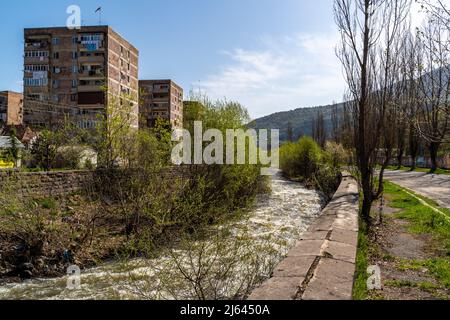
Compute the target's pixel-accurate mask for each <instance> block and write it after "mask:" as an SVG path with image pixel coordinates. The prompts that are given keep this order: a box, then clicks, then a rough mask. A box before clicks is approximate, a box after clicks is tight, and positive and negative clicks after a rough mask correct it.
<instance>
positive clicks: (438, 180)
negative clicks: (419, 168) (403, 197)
mask: <svg viewBox="0 0 450 320" xmlns="http://www.w3.org/2000/svg"><path fill="white" fill-rule="evenodd" d="M385 178H386V179H387V180H389V181H391V182H393V183H396V184H398V185H400V186H402V187H404V188H407V189H410V190H412V191H414V192H415V193H417V194H419V195H422V196H424V197H427V198H429V199H432V200H434V201H436V202H437V203H438V204H439V205H440V206H442V207H444V208H447V209H450V176H447V175H442V174H426V173H421V172H405V171H386V172H385Z"/></svg>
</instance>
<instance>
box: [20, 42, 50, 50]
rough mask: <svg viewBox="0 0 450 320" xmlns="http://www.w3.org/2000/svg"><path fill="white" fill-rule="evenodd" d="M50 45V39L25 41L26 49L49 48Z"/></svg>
mask: <svg viewBox="0 0 450 320" xmlns="http://www.w3.org/2000/svg"><path fill="white" fill-rule="evenodd" d="M49 47H50V42H48V41H36V42H34V41H30V42H26V43H25V49H26V50H28V49H48V48H49Z"/></svg>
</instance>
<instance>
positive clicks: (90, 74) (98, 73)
mask: <svg viewBox="0 0 450 320" xmlns="http://www.w3.org/2000/svg"><path fill="white" fill-rule="evenodd" d="M79 74H80V75H79V78H80V79H83V78H87V79H103V78H105V72H104V70H103V69H98V70H84V71H80V73H79Z"/></svg>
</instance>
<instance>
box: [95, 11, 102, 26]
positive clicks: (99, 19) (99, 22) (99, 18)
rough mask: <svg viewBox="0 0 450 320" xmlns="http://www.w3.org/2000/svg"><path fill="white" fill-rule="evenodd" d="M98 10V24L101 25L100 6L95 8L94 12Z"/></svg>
mask: <svg viewBox="0 0 450 320" xmlns="http://www.w3.org/2000/svg"><path fill="white" fill-rule="evenodd" d="M97 12H98V25H99V26H101V25H102V7H98V8H97V10H95V13H97Z"/></svg>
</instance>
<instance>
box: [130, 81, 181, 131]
mask: <svg viewBox="0 0 450 320" xmlns="http://www.w3.org/2000/svg"><path fill="white" fill-rule="evenodd" d="M139 90H140V94H141V97H140V107H139V118H140V126H141V127H152V126H153V125H154V124H155V121H156V119H164V120H168V121H170V123H171V124H172V126H173V127H174V128H181V127H183V89H182V88H181V87H180V86H179V85H177V84H176V83H175V82H173V81H172V80H140V81H139Z"/></svg>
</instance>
